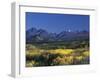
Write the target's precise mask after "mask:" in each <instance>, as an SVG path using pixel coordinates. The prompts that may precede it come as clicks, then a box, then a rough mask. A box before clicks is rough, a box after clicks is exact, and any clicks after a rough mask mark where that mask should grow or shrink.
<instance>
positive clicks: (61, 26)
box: [26, 12, 89, 33]
mask: <svg viewBox="0 0 100 80" xmlns="http://www.w3.org/2000/svg"><path fill="white" fill-rule="evenodd" d="M32 27H34V28H37V29H44V30H47V31H48V32H55V33H59V32H61V31H67V30H71V31H81V30H87V31H89V15H75V14H51V13H34V12H26V30H27V29H30V28H32Z"/></svg>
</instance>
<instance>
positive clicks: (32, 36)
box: [26, 28, 89, 42]
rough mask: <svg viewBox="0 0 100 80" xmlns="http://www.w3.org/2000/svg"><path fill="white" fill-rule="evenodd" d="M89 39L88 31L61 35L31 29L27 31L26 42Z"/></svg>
mask: <svg viewBox="0 0 100 80" xmlns="http://www.w3.org/2000/svg"><path fill="white" fill-rule="evenodd" d="M81 39H83V40H84V39H89V32H88V31H74V32H68V31H62V32H60V33H59V34H57V33H49V32H47V31H46V30H43V29H36V28H31V29H29V30H27V31H26V42H48V41H67V40H81Z"/></svg>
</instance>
